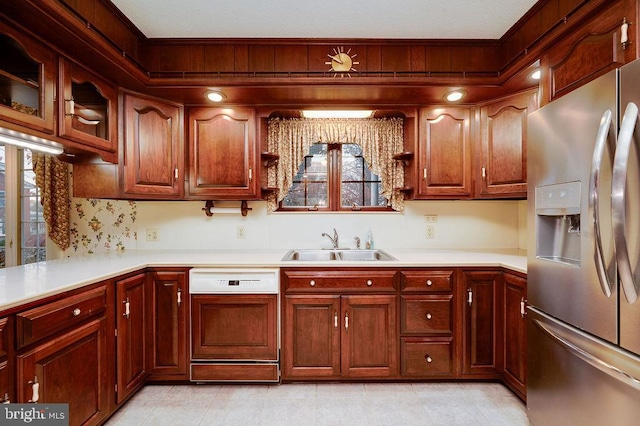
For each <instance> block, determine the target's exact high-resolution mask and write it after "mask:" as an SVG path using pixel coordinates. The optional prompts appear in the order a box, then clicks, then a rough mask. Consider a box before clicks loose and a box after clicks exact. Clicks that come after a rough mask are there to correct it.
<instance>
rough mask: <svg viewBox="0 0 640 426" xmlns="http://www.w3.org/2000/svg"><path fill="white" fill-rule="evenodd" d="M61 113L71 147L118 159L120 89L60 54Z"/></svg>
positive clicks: (63, 130)
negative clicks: (61, 56)
mask: <svg viewBox="0 0 640 426" xmlns="http://www.w3.org/2000/svg"><path fill="white" fill-rule="evenodd" d="M59 71H60V73H59V74H60V78H59V80H58V86H59V87H58V93H59V95H58V116H59V120H58V121H59V129H58V133H59V136H60V137H63V138H65V139H68V140H69V141H71V142H70V143H68V144H67V146H70V147H71V148H76V149H80V150H83V151H90V152H95V153H97V154H99V155H100V156H101V157H102V158H103V159H104V160H105V161H111V162H116V161H117V148H118V126H117V116H118V106H117V105H118V91H117V89H116V88H115V87H114V86H112V85H111V84H109V83H107V82H105V81H104V80H102V79H101V78H99V77H97V76H96V75H94V74H92V73H90V72H89V71H87V70H85V69H84V68H82V67H81V66H79V65H77V64H75V63H73V62H70V61H68V60H66V59H63V58H60V68H59Z"/></svg>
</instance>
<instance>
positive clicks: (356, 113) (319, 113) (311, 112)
mask: <svg viewBox="0 0 640 426" xmlns="http://www.w3.org/2000/svg"><path fill="white" fill-rule="evenodd" d="M300 112H301V114H302V116H303V117H304V118H370V117H371V116H372V115H373V111H372V110H363V109H357V110H356V109H346V110H328V109H305V110H302V111H300Z"/></svg>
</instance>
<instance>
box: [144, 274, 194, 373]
mask: <svg viewBox="0 0 640 426" xmlns="http://www.w3.org/2000/svg"><path fill="white" fill-rule="evenodd" d="M147 276H148V278H149V280H150V281H151V297H150V301H151V303H150V305H151V307H150V310H149V313H150V315H149V317H150V318H149V319H150V323H151V339H150V340H151V341H150V349H151V352H150V355H149V356H150V360H149V361H150V363H151V366H150V370H149V372H150V374H151V375H152V378H153V379H163V380H169V379H187V377H186V374H187V359H188V352H189V343H188V340H187V336H188V320H187V318H188V312H189V306H188V301H189V297H188V296H189V292H188V289H187V279H186V273H185V272H181V271H152V272H149V273H148V274H147Z"/></svg>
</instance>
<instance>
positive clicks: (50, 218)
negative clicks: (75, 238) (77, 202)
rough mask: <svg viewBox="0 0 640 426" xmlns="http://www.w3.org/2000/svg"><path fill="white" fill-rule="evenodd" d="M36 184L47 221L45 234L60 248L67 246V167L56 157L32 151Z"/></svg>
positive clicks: (68, 241) (68, 240) (63, 248)
mask: <svg viewBox="0 0 640 426" xmlns="http://www.w3.org/2000/svg"><path fill="white" fill-rule="evenodd" d="M32 162H33V171H34V173H35V174H36V185H38V188H40V202H41V203H42V210H43V212H44V220H45V221H46V222H47V227H48V229H47V234H48V236H49V238H50V239H51V241H53V242H54V243H56V244H57V245H58V247H60V249H62V250H65V249H67V248H68V247H69V243H70V239H69V168H68V166H67V164H66V163H63V162H61V161H59V160H58V159H57V158H55V157H53V156H50V155H47V154H43V153H39V152H36V151H34V152H33V156H32Z"/></svg>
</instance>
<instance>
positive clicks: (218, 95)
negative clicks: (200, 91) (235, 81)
mask: <svg viewBox="0 0 640 426" xmlns="http://www.w3.org/2000/svg"><path fill="white" fill-rule="evenodd" d="M204 96H205V97H206V98H207V99H209V100H210V101H211V102H222V101H224V100H225V99H227V97H226V96H225V95H224V93H222V92H216V91H215V90H212V91H209V92H207V93H205V94H204Z"/></svg>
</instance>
